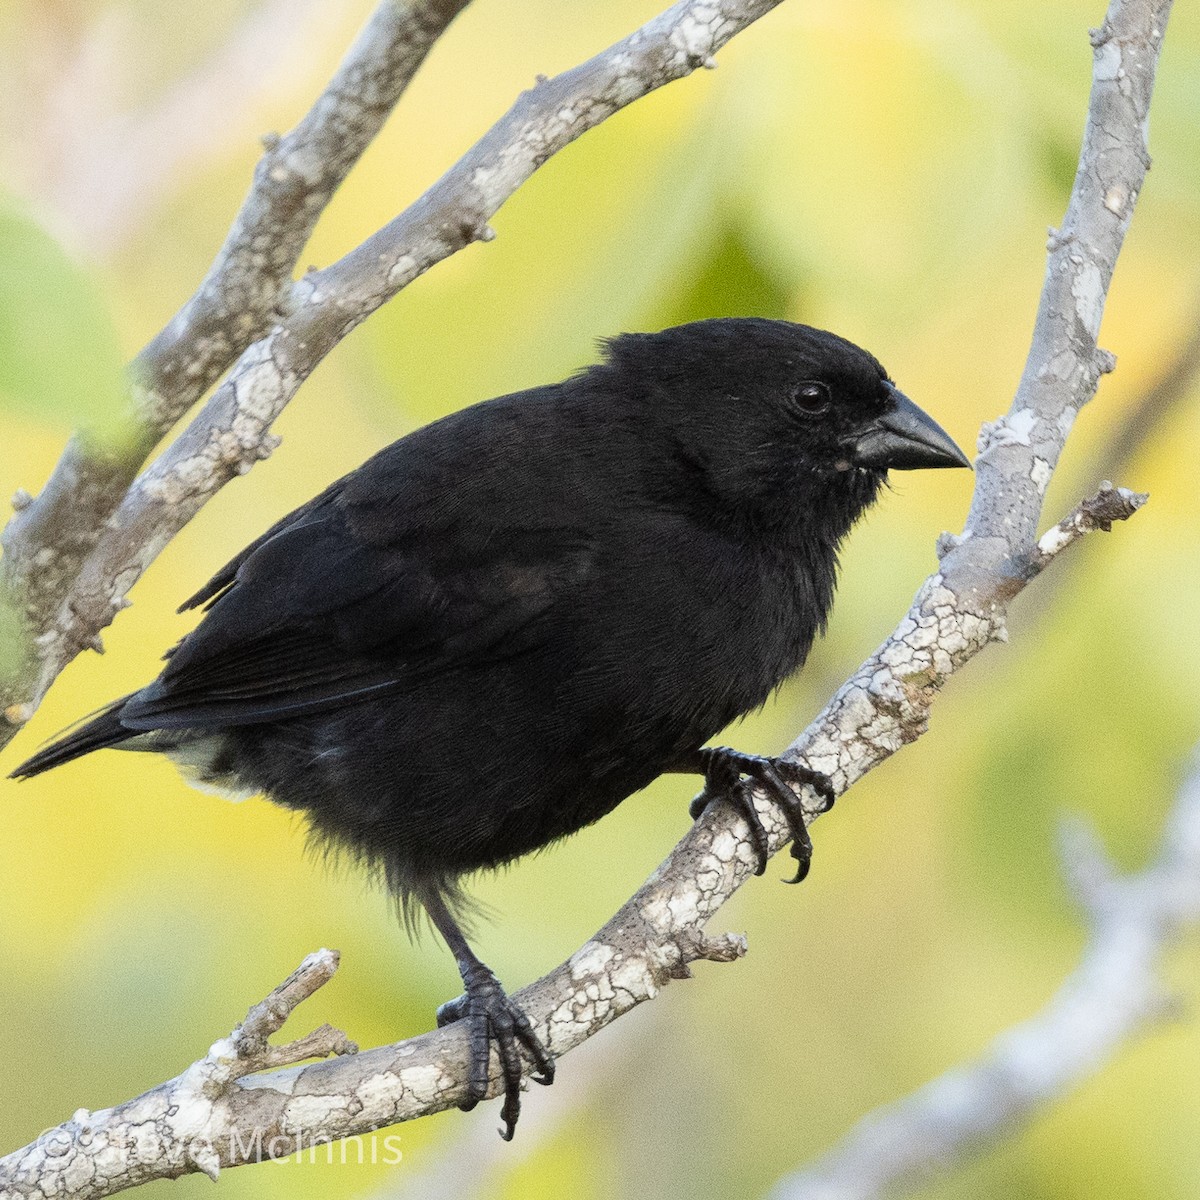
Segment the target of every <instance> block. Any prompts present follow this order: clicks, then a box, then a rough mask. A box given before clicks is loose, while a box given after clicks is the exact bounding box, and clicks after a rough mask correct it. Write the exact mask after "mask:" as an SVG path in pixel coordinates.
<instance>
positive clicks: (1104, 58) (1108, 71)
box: [1092, 39, 1121, 83]
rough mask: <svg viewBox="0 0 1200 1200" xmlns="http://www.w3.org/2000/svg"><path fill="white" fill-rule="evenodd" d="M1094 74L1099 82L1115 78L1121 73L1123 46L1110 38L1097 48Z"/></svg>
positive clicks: (1106, 81)
mask: <svg viewBox="0 0 1200 1200" xmlns="http://www.w3.org/2000/svg"><path fill="white" fill-rule="evenodd" d="M1092 70H1093V75H1094V77H1095V79H1096V81H1097V82H1098V83H1101V82H1103V83H1108V82H1111V81H1113V80H1115V79H1116V78H1117V77H1118V76H1119V75H1120V73H1121V47H1120V46H1118V45H1117V43H1116V41H1115V40H1114V39H1109V40H1108V41H1107V42H1105V43H1104V44H1103V45H1102V46H1099V47H1098V48H1097V49H1096V55H1095V63H1094V66H1093V68H1092Z"/></svg>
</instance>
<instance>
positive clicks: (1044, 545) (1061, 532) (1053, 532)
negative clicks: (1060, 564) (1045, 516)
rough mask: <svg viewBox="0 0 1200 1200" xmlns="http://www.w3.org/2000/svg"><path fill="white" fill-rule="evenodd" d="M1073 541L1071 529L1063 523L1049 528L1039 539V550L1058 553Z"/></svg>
mask: <svg viewBox="0 0 1200 1200" xmlns="http://www.w3.org/2000/svg"><path fill="white" fill-rule="evenodd" d="M1070 543H1071V531H1070V530H1068V529H1064V528H1063V527H1062V526H1061V525H1055V526H1053V527H1052V528H1050V529H1047V530H1046V532H1045V533H1043V534H1042V536H1041V537H1040V538H1039V539H1038V550H1039V551H1040V552H1041V553H1042V554H1045V555H1052V554H1057V553H1058V552H1059V551H1060V550H1062V549H1064V548H1065V547H1067V546H1068V545H1070Z"/></svg>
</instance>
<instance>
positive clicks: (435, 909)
mask: <svg viewBox="0 0 1200 1200" xmlns="http://www.w3.org/2000/svg"><path fill="white" fill-rule="evenodd" d="M421 902H422V904H424V906H425V911H426V912H427V913H428V914H429V919H430V920H431V921H432V922H433V924H434V926H435V927H436V928H437V931H438V933H440V934H441V935H442V937H443V938H444V939H445V942H446V945H447V946H448V947H449V948H450V951H451V953H453V955H454V957H455V959H456V960H457V961H458V973H459V974H460V975H461V976H462V981H463V987H465V988H466V994H465V995H462V996H459V997H457V998H456V999H454V1000H448V1001H447V1002H446V1003H445V1004H443V1005H442V1006H441V1007H440V1008H439V1009H438V1010H437V1023H438V1027H439V1028H440V1027H441V1026H443V1025H449V1024H450V1023H451V1022H452V1021H462V1020H465V1021H466V1022H467V1034H468V1037H469V1038H470V1045H471V1067H470V1076H469V1078H468V1081H467V1100H466V1102H465V1103H463V1104H461V1105H460V1106H459V1107H460V1108H461V1109H462V1110H463V1111H464V1112H469V1111H470V1110H471V1109H472V1108H474V1107H475V1105H476V1104H478V1103H479V1101H480V1100H482V1099H483V1098H484V1096H486V1095H487V1088H488V1070H489V1067H490V1066H491V1051H492V1042H493V1041H494V1042H495V1043H496V1050H497V1051H498V1053H499V1055H500V1069H501V1073H502V1074H503V1076H504V1105H503V1107H502V1108H501V1109H500V1116H501V1119H502V1120H503V1121H504V1128H503V1129H502V1130H501V1131H500V1136H501V1137H503V1138H504V1140H505V1141H506V1142H507V1141H511V1140H512V1136H513V1131H514V1129H515V1128H516V1124H517V1118H518V1117H519V1116H520V1115H521V1076H522V1075H523V1074H524V1066H523V1065H522V1062H521V1053H520V1049H519V1047H521V1046H523V1047H524V1048H525V1050H526V1052H527V1053H528V1054H529V1057H530V1058H531V1059H532V1060H533V1065H534V1066H535V1067H536V1069H537V1072H538V1073H537V1074H535V1075H533V1076H532V1078H533V1080H534V1081H535V1082H537V1083H542V1084H550V1083H553V1082H554V1056H553V1055H552V1054H551V1053H550V1051H549V1050H547V1049H546V1047H545V1046H543V1045H542V1042H541V1040H540V1039H539V1038H538V1036H537V1034H536V1033H534V1030H533V1026H532V1024H530V1021H529V1018H528V1017H527V1016H526V1015H525V1013H524V1012H522V1011H521V1009H520V1007H518V1006H517V1005H516V1004H514V1003H513V1002H512V1001H511V1000H510V999H509V998H508V994H507V993H506V992H505V990H504V988H503V987H501V985H500V981H499V980H498V979H497V978H496V976H495V975H494V974H493V973H492V971H491V969H490V968H489V967H488V966H487V965H486V964H485V963H483V962H482V961H480V959H479V957H478V955H476V953H475V952H474V951H473V950H472V949H471V947H470V946H469V945H467V939H466V937H465V936H464V935H463V931H462V930H461V929H460V928H459V927H458V922H457V921H455V919H454V917H453V916H451V914H450V910H449V909H448V908H447V907H446V902H445V900H443V898H442V896H441V894H440V893H438V892H436V891H430V892H428V893H426V894H425V895H423V896H422V897H421Z"/></svg>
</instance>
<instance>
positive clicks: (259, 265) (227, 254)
mask: <svg viewBox="0 0 1200 1200" xmlns="http://www.w3.org/2000/svg"><path fill="white" fill-rule="evenodd" d="M467 3H468V0H383V2H382V3H380V5H379V6H378V8H377V9H376V10H375V12H374V14H373V16H372V17H371V19H370V20H369V21H368V23H367V25H366V26H365V27H364V29H363V30H362V32H361V33H360V34H359V37H358V39H357V40H356V41H355V43H354V45H353V46H352V47H351V49H350V51H349V52H348V54H347V55H346V58H345V59H344V61H343V62H342V64H341V66H340V67H339V68H338V71H337V73H336V74H335V75H334V77H333V79H332V80H331V81H330V83H329V86H328V87H327V88H326V89H325V91H324V92H322V93H321V95H320V97H319V98H318V99H317V102H316V103H315V104H314V105H313V107H312V108H311V109H310V111H309V112H308V114H307V115H306V116H305V117H304V118H303V119H302V120H301V121H300V123H299V124H298V125H297V126H296V127H295V128H294V129H293V130H292V131H291V132H290V133H288V134H285V135H284V136H283V137H279V136H278V135H274V134H270V135H267V137H265V138H264V139H263V142H264V147H265V153H264V154H263V157H262V159H261V160H260V162H259V164H258V167H257V169H256V171H255V175H254V182H253V185H252V186H251V188H250V192H249V194H248V195H247V197H246V199H245V201H244V202H243V204H242V208H241V210H240V212H239V213H238V215H237V217H236V218H235V220H234V222H233V226H232V228H231V229H230V231H229V234H228V235H227V237H226V239H225V244H224V245H223V246H222V247H221V249H220V251H219V253H218V254H217V257H216V258H215V259H214V261H213V264H212V266H211V267H210V268H209V271H208V274H207V275H206V276H205V277H204V280H203V281H202V283H201V284H200V286H199V288H198V289H197V290H196V293H195V295H193V296H192V297H191V299H190V300H188V302H187V303H186V304H185V305H184V306H183V308H182V309H180V311H179V312H178V313H177V314H176V315H175V316H174V317H173V318H172V320H171V321H170V322H169V323H168V324H167V325H166V326H165V327H164V328H163V330H162V331H161V332H160V333H159V334H158V335H157V336H156V337H155V338H154V340H153V341H151V342H150V344H149V345H148V346H146V348H145V349H144V350H143V351H142V352H141V353H140V354H139V355H138V356H137V358H136V359H135V360H134V362H133V364H132V368H131V377H132V382H133V390H134V398H135V401H136V407H137V414H136V418H135V421H134V423H133V425H132V427H131V430H130V432H129V435H128V436H127V437H126V438H124V439H122V440H121V442H120V444H119V445H111V446H104V445H101V444H99V443H97V442H96V441H95V440H94V439H92V438H89V437H88V436H87V435H86V434H85V433H81V434H76V435H75V436H74V437H73V438H72V439H71V441H70V442H69V443H68V445H67V448H66V450H65V451H64V453H63V456H62V458H61V460H60V461H59V463H58V465H57V466H56V467H55V469H54V472H53V474H52V475H51V476H50V479H49V481H48V482H47V483H46V486H45V487H44V488H43V489H42V491H41V493H40V494H39V495H38V496H37V498H36V499H33V500H29V499H28V498H27V497H23V498H22V500H21V502H20V504H19V506H17V512H16V514H15V515H14V516H13V518H12V520H11V521H10V522H9V525H8V527H7V528H6V529H5V531H4V533H3V535H2V537H0V542H2V543H3V546H4V558H3V560H0V584H3V591H4V596H5V598H6V599H7V600H8V602H9V603H11V604H13V605H15V606H17V607H19V609H20V610H21V613H22V615H23V616H24V618H25V620H26V623H27V625H28V627H29V629H30V631H31V633H32V634H33V636H35V637H36V636H40V635H43V634H45V633H47V632H48V631H49V630H50V629H51V628H52V624H53V621H54V619H55V616H56V614H57V613H58V612H59V610H60V608H61V606H62V604H63V600H64V597H67V596H69V595H70V592H71V589H72V588H73V587H74V586H75V583H76V580H77V577H78V574H79V570H80V568H81V566H82V564H83V562H84V560H85V559H86V557H87V556H88V554H90V553H91V552H92V550H93V548H94V547H95V544H96V540H97V538H98V537H99V536H100V533H101V530H102V529H104V528H105V523H106V521H107V520H108V519H109V518H110V517H111V515H112V513H113V511H114V510H115V509H116V508H117V506H118V505H119V504H120V503H121V500H122V499H123V497H124V496H125V494H126V491H127V489H128V487H129V484H130V483H131V482H132V480H133V478H134V476H135V475H136V473H137V471H138V469H139V467H140V466H141V465H142V462H143V461H144V459H145V457H146V455H147V454H149V453H150V451H151V450H152V449H153V448H154V446H155V445H156V444H157V443H158V441H159V440H160V439H161V438H162V436H163V435H164V434H165V433H167V432H168V431H169V430H170V429H171V427H172V426H173V425H174V424H175V423H176V422H177V421H178V420H179V419H180V417H182V416H183V415H184V413H186V412H187V410H188V409H189V408H191V407H192V405H193V404H195V402H196V401H197V400H198V399H199V398H200V397H201V396H202V395H203V394H204V393H205V392H206V391H207V390H208V389H209V388H210V387H211V386H212V384H213V383H214V382H215V381H216V380H217V379H218V378H219V377H220V376H221V374H222V372H224V371H225V370H226V369H227V368H228V367H229V365H230V364H231V363H232V362H233V361H234V360H235V359H236V358H237V356H238V355H239V354H241V353H242V351H243V350H245V348H246V347H247V346H248V345H250V344H251V343H252V342H253V341H254V340H255V339H256V338H258V337H259V336H260V335H261V334H262V333H263V331H264V330H265V329H266V328H268V327H269V326H270V324H271V323H272V322H273V321H274V319H275V317H276V313H277V310H278V309H279V308H280V306H281V305H283V304H285V303H286V300H285V297H286V293H287V291H288V289H289V287H290V286H291V283H292V273H293V271H294V270H295V267H296V263H297V261H298V259H299V257H300V255H301V253H302V252H303V250H304V247H305V245H306V243H307V242H308V239H309V236H310V234H311V233H312V231H313V228H314V226H315V225H316V223H317V219H318V218H319V217H320V215H321V213H322V212H323V211H324V209H325V206H326V205H327V204H328V203H329V200H330V199H331V197H332V196H333V193H334V192H335V191H336V190H337V188H338V186H339V185H340V184H341V182H342V180H343V179H345V177H346V175H347V174H348V173H349V171H350V169H351V168H352V167H353V166H354V164H355V163H356V162H357V161H358V159H359V158H360V157H361V155H362V153H363V151H364V150H365V149H366V148H367V146H368V145H369V144H370V142H371V140H372V139H373V138H374V136H375V134H376V133H378V131H379V129H380V128H381V126H382V125H383V123H384V121H385V120H386V119H387V117H388V114H389V113H390V112H391V110H392V108H393V107H394V106H395V104H396V102H397V100H399V98H400V96H401V94H402V93H403V91H404V89H405V88H406V87H407V85H408V82H409V81H410V80H411V79H412V77H413V75H414V74H415V73H416V71H417V68H418V67H419V66H420V65H421V63H422V62H423V61H424V59H425V56H426V54H427V53H428V52H429V49H430V47H431V46H432V45H433V43H434V42H435V41H436V40H437V38H438V37H439V36H440V34H441V33H442V32H443V31H444V30H445V28H446V26H447V25H449V23H450V21H451V20H452V19H453V18H454V16H455V15H456V14H457V13H458V12H459V11H461V10H462V9H463V8H464V7H465V6H466V4H467ZM94 637H95V633H93V634H92V635H90V637H89V639H88V642H89V644H90V643H91V641H92V640H93V639H94ZM36 677H37V665H36V663H35V662H33V661H32V659H31V662H30V664H29V669H28V670H27V671H25V672H23V674H22V677H21V678H18V679H15V680H9V681H0V693H2V694H0V712H3V711H5V710H8V711H9V715H10V727H9V728H8V729H5V727H4V723H3V722H0V745H3V744H4V743H5V742H7V741H8V739H9V738H10V737H11V736H12V734H13V732H14V727H15V726H19V724H20V721H21V718H22V717H23V716H27V715H28V713H29V712H30V711H31V709H30V708H29V707H28V706H29V704H30V701H31V697H32V694H33V684H34V681H35V679H36ZM11 722H15V726H14V725H13V724H11Z"/></svg>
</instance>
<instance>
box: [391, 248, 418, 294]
mask: <svg viewBox="0 0 1200 1200" xmlns="http://www.w3.org/2000/svg"><path fill="white" fill-rule="evenodd" d="M416 273H417V260H416V259H415V258H413V256H412V255H411V254H402V255H400V257H399V258H398V259H396V261H395V262H394V263H392V265H391V267H390V268H389V270H388V273H387V282H388V287H390V288H400V287H403V286H404V285H405V284H406V283H408V282H409V281H410V280H411V279H412V278H413V277H414V276H415V275H416Z"/></svg>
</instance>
